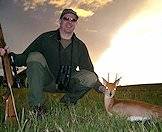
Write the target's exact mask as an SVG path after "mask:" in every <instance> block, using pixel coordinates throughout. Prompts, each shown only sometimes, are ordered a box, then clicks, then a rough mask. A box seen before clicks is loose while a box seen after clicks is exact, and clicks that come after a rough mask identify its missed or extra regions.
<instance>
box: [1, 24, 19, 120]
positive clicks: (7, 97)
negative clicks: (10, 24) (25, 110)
mask: <svg viewBox="0 0 162 132" xmlns="http://www.w3.org/2000/svg"><path fill="white" fill-rule="evenodd" d="M5 46H6V43H5V41H4V37H3V33H2V28H1V24H0V48H4V47H5ZM1 60H2V66H3V72H4V77H5V80H6V82H7V90H6V92H5V94H4V95H3V100H4V103H5V117H4V122H8V121H13V120H14V121H15V120H16V111H15V109H14V106H13V98H12V96H11V91H10V87H13V85H14V77H13V74H12V68H11V61H10V56H9V54H7V53H6V54H5V55H4V56H1ZM9 85H10V86H9Z"/></svg>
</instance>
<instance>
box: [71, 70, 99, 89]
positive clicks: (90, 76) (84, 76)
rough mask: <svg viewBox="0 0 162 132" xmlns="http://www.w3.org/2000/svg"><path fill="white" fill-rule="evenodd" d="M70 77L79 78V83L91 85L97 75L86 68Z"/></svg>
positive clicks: (93, 83) (95, 80)
mask: <svg viewBox="0 0 162 132" xmlns="http://www.w3.org/2000/svg"><path fill="white" fill-rule="evenodd" d="M72 78H75V79H77V80H79V84H80V85H83V86H86V87H93V86H94V85H95V83H96V82H97V75H96V74H95V73H93V72H91V71H88V70H81V71H79V73H78V74H76V75H74V76H73V77H72Z"/></svg>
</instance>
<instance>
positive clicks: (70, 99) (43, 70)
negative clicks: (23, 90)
mask: <svg viewBox="0 0 162 132" xmlns="http://www.w3.org/2000/svg"><path fill="white" fill-rule="evenodd" d="M55 81H56V78H55V77H54V76H53V75H52V74H51V72H50V70H49V68H48V65H47V62H46V60H45V58H44V57H43V55H42V54H41V53H39V52H32V53H30V54H29V56H28V58H27V83H28V87H29V94H28V101H29V105H30V106H38V105H42V104H43V103H44V97H43V92H52V93H57V92H59V93H60V92H61V93H65V95H64V96H63V97H62V99H61V102H64V103H74V104H76V102H77V101H78V100H79V99H80V98H82V97H83V96H84V95H85V94H86V93H87V92H88V91H89V90H90V89H91V88H92V87H93V86H94V85H95V83H96V81H97V76H96V75H95V73H93V72H90V71H87V70H80V71H77V72H75V73H72V75H71V79H70V83H69V88H68V89H67V90H59V89H58V85H57V84H56V83H55Z"/></svg>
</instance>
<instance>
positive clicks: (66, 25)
mask: <svg viewBox="0 0 162 132" xmlns="http://www.w3.org/2000/svg"><path fill="white" fill-rule="evenodd" d="M76 24H77V19H76V16H75V15H74V14H65V15H64V16H63V17H62V18H61V19H60V29H62V30H63V31H64V32H65V33H72V32H73V31H74V29H75V27H76Z"/></svg>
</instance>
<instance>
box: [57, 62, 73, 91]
mask: <svg viewBox="0 0 162 132" xmlns="http://www.w3.org/2000/svg"><path fill="white" fill-rule="evenodd" d="M70 77H71V66H66V65H65V66H64V65H61V66H60V68H59V72H58V76H57V79H56V84H58V88H59V89H60V90H68V87H69V82H70Z"/></svg>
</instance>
